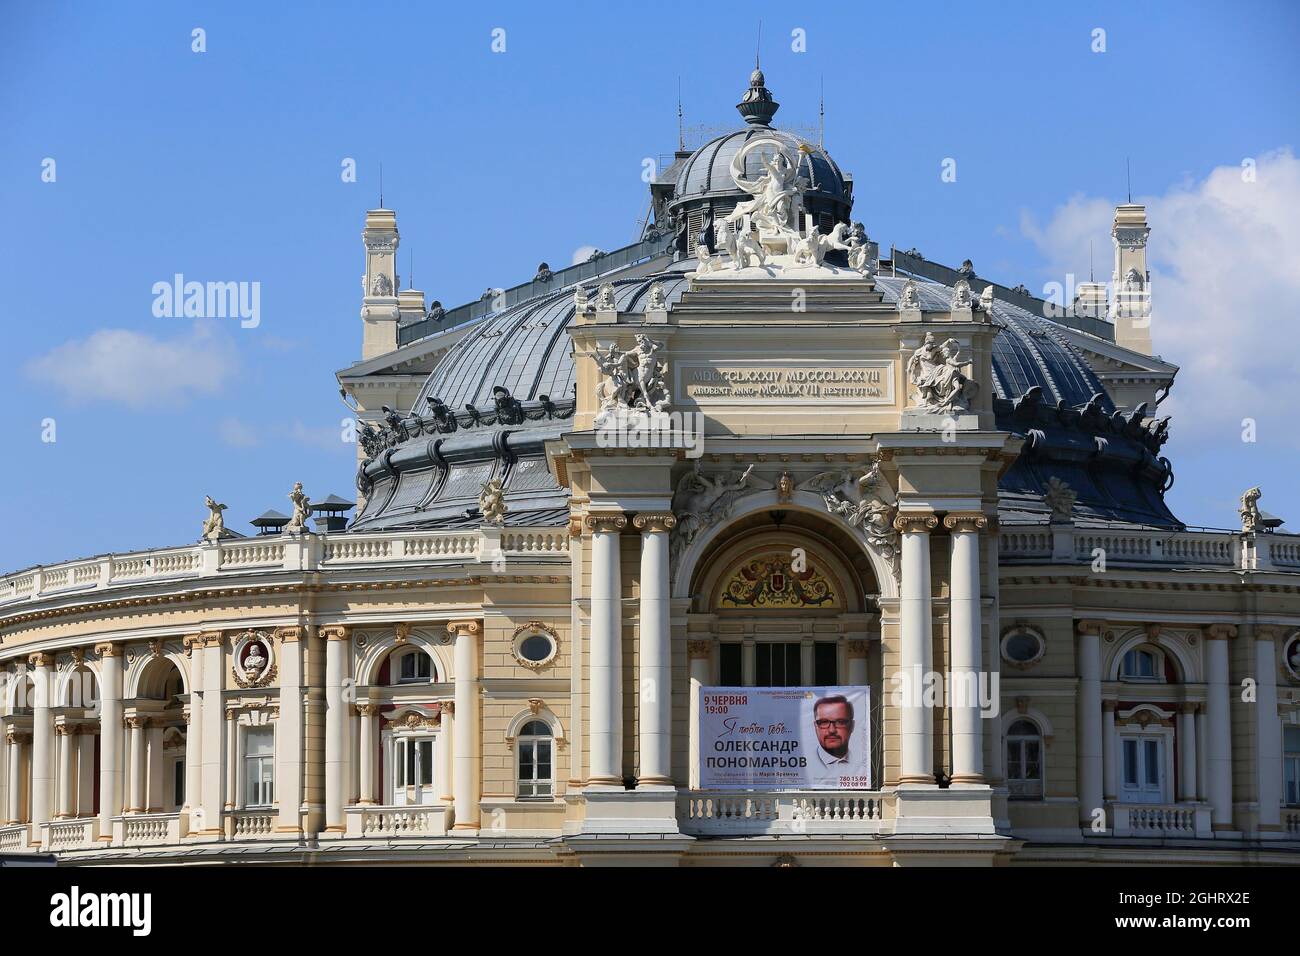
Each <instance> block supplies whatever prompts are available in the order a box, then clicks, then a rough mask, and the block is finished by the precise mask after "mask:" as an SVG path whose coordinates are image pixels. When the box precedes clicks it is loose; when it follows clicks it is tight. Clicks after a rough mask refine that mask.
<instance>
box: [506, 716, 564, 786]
mask: <svg viewBox="0 0 1300 956" xmlns="http://www.w3.org/2000/svg"><path fill="white" fill-rule="evenodd" d="M534 723H538V724H541V725H542V726H543V727H545V728H546V733H545V734H544V735H543V734H525V733H520V735H519V736H518V737H516V738H515V796H516V798H517V799H519V800H554V799H555V753H556V746H555V742H556V739H557V738H556V735H555V728H553V727H552V726H551V725H550V724H549V723H547V722H546V721H545V720H543V719H542V718H541V717H535V718H533V719H532V720H529V721H526V722H525V723H524V725H523V727H522V728H520V729H521V731H522V730H526V729H527V728H528V727H529V726H531V725H532V724H534ZM543 744H544V745H545V746H546V748H547V751H548V754H547V760H546V763H547V765H548V766H549V767H550V771H551V772H550V775H549V776H547V777H544V778H543V777H539V776H538V775H537V767H538V764H539V763H540V761H538V759H537V751H538V749H539V748H540V747H541V746H542V745H543ZM526 755H529V756H531V758H532V767H533V774H532V776H531V777H530V778H528V779H525V778H524V773H523V770H524V758H525V756H526ZM543 791H544V792H543Z"/></svg>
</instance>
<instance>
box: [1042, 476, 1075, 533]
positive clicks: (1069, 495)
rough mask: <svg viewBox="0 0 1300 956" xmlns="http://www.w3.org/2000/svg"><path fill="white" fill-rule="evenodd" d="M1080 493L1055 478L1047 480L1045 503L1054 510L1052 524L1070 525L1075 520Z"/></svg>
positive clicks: (1044, 492)
mask: <svg viewBox="0 0 1300 956" xmlns="http://www.w3.org/2000/svg"><path fill="white" fill-rule="evenodd" d="M1078 497H1079V494H1078V492H1076V491H1075V490H1074V489H1073V488H1071V487H1070V486H1069V485H1067V484H1066V483H1065V482H1063V481H1062V480H1061V479H1060V478H1057V477H1055V476H1053V477H1051V478H1049V479H1047V488H1046V489H1045V490H1044V491H1043V502H1044V503H1045V504H1046V505H1047V507H1049V508H1051V509H1052V517H1051V523H1052V524H1069V523H1070V522H1072V521H1073V520H1074V502H1075V500H1076V499H1077V498H1078Z"/></svg>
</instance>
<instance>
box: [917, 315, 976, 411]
mask: <svg viewBox="0 0 1300 956" xmlns="http://www.w3.org/2000/svg"><path fill="white" fill-rule="evenodd" d="M962 364H963V363H962V360H961V346H960V345H959V344H958V342H957V340H956V339H947V340H946V341H945V342H944V343H943V344H942V345H939V346H936V345H935V344H934V333H933V332H926V333H925V341H924V342H922V343H921V345H920V347H919V348H917V349H916V350H915V351H913V352H912V356H911V358H909V359H908V360H907V377H908V381H909V382H911V384H912V387H913V388H914V389H915V390H916V395H917V406H916V407H918V408H920V409H923V410H924V411H928V412H964V411H969V410H970V403H971V401H972V400H973V399H974V398H975V395H976V394H977V393H978V391H979V386H978V385H977V384H976V383H975V382H973V381H971V380H970V379H969V378H967V377H966V374H965V373H964V372H963V371H962Z"/></svg>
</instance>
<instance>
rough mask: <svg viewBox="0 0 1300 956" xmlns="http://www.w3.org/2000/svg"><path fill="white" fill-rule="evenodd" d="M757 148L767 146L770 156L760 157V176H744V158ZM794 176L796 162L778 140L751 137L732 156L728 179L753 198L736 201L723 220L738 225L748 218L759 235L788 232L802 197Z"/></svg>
mask: <svg viewBox="0 0 1300 956" xmlns="http://www.w3.org/2000/svg"><path fill="white" fill-rule="evenodd" d="M759 147H770V148H771V149H772V155H771V157H765V158H763V159H762V160H761V162H762V166H763V174H762V175H761V176H759V177H758V178H757V179H746V178H745V157H746V156H747V155H749V153H750V152H752V151H753V150H755V149H758V148H759ZM798 176H799V164H798V163H797V162H796V161H795V160H794V159H793V158H792V157H791V156H790V154H789V152H787V150H786V148H785V145H784V144H783V143H781V141H780V140H776V139H772V138H771V137H761V138H759V139H751V140H750V141H749V142H747V143H746V144H745V145H744V146H742V147H741V148H740V149H739V150H737V152H736V155H735V156H733V157H732V159H731V178H732V180H733V181H734V182H735V184H736V185H737V186H739V187H740V188H741V189H743V190H744V191H745V192H747V193H749V194H750V195H751V196H753V197H754V198H753V199H751V200H749V201H748V202H742V203H737V205H736V208H735V209H733V210H732V211H731V214H730V215H729V216H727V220H726V221H727V222H729V223H735V224H736V225H737V226H739V225H740V224H741V223H743V222H744V221H745V220H746V217H748V220H749V222H751V223H753V224H754V226H755V227H756V228H757V229H758V233H759V236H760V237H762V238H766V237H768V236H779V235H783V234H788V233H792V232H793V231H794V229H793V227H794V225H795V224H796V223H797V222H798V221H799V220H798V215H799V213H800V212H802V211H803V198H802V197H801V196H800V194H799V187H798V186H797V185H796V180H797V179H798Z"/></svg>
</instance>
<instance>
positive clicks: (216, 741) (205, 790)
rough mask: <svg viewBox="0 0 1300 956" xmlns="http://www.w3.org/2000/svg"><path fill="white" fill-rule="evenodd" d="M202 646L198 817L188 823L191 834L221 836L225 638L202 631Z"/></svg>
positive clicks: (224, 717) (224, 767)
mask: <svg viewBox="0 0 1300 956" xmlns="http://www.w3.org/2000/svg"><path fill="white" fill-rule="evenodd" d="M199 637H200V639H201V641H202V644H203V651H202V655H203V660H202V662H201V665H200V667H201V670H202V675H203V700H202V704H201V707H200V715H201V717H202V721H203V722H202V724H201V725H200V726H199V727H198V728H197V730H198V732H199V733H200V734H201V735H202V737H203V741H202V744H201V745H200V756H201V758H202V760H203V771H202V785H201V792H202V795H201V798H200V803H201V805H200V806H199V808H198V809H199V811H200V812H199V813H198V814H196V815H195V816H194V817H192V818H191V820H190V827H191V832H194V830H195V829H197V830H198V831H199V832H202V833H206V834H209V835H217V834H220V833H222V826H221V813H222V810H223V808H224V806H225V801H226V795H225V786H224V784H225V773H226V751H225V747H224V745H223V733H224V730H225V724H226V715H225V707H224V705H223V700H222V688H223V687H224V686H225V666H226V662H225V637H224V635H223V634H222V633H221V631H205V632H203V633H202V634H201V635H199Z"/></svg>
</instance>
